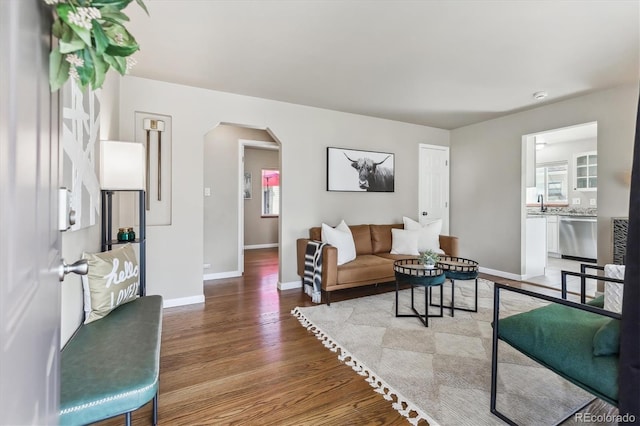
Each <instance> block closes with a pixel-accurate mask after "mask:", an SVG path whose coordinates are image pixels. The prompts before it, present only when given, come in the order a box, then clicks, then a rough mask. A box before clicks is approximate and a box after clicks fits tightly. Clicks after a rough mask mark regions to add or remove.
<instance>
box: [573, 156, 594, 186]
mask: <svg viewBox="0 0 640 426" xmlns="http://www.w3.org/2000/svg"><path fill="white" fill-rule="evenodd" d="M574 164H575V169H574V172H575V173H574V177H573V189H574V190H575V191H596V190H597V188H598V152H597V151H590V152H582V153H580V154H576V155H575V156H574Z"/></svg>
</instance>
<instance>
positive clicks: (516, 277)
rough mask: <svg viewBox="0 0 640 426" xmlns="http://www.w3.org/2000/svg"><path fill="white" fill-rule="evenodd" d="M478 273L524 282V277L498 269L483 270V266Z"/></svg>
mask: <svg viewBox="0 0 640 426" xmlns="http://www.w3.org/2000/svg"><path fill="white" fill-rule="evenodd" d="M478 271H480V272H482V273H484V274H489V275H495V276H498V277H502V278H507V279H510V280H515V281H522V280H524V275H518V274H512V273H511V272H504V271H498V270H497V269H489V268H483V267H482V266H481V267H480V268H478Z"/></svg>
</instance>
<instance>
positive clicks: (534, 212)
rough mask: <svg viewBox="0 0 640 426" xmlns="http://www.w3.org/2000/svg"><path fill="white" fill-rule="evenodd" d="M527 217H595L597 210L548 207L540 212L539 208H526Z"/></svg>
mask: <svg viewBox="0 0 640 426" xmlns="http://www.w3.org/2000/svg"><path fill="white" fill-rule="evenodd" d="M527 216H578V217H579V216H582V217H597V216H598V209H589V208H575V207H569V208H568V207H549V208H547V211H545V212H541V211H540V207H528V208H527Z"/></svg>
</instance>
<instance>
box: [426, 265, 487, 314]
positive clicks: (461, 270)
mask: <svg viewBox="0 0 640 426" xmlns="http://www.w3.org/2000/svg"><path fill="white" fill-rule="evenodd" d="M436 267H437V268H440V269H442V271H443V272H444V275H445V277H446V278H447V279H448V280H450V281H451V305H450V306H445V308H448V309H450V310H451V316H454V311H456V310H458V311H465V312H478V262H476V261H475V260H470V259H465V258H462V257H455V256H440V259H439V260H438V263H437V264H436ZM456 280H460V281H466V280H475V303H474V307H473V308H467V307H462V306H456V305H455V292H456ZM442 287H443V289H444V286H442ZM429 305H431V306H436V307H440V308H442V300H440V304H437V303H433V301H432V300H431V295H429Z"/></svg>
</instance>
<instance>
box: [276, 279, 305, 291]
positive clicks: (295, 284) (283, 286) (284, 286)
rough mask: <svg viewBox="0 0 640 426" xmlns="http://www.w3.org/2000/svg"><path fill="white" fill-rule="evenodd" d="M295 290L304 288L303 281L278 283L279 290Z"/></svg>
mask: <svg viewBox="0 0 640 426" xmlns="http://www.w3.org/2000/svg"><path fill="white" fill-rule="evenodd" d="M294 288H302V280H297V281H289V282H286V283H282V282H280V281H278V290H291V289H294Z"/></svg>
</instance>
